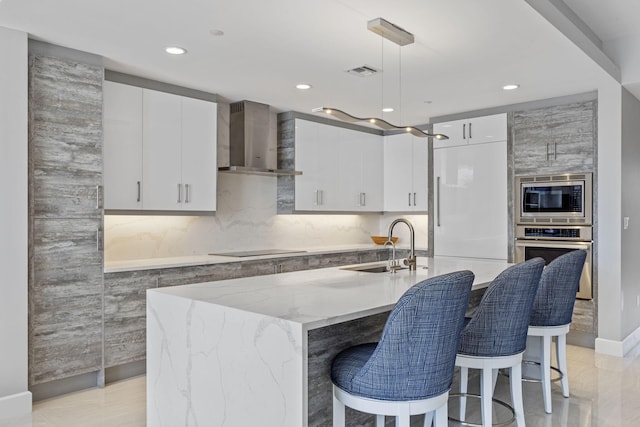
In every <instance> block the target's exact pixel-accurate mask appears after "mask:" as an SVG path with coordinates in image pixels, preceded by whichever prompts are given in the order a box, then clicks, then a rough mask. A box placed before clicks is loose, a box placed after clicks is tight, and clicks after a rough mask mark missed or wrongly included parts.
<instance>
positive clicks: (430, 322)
mask: <svg viewBox="0 0 640 427" xmlns="http://www.w3.org/2000/svg"><path fill="white" fill-rule="evenodd" d="M473 279H474V275H473V273H472V272H470V271H466V270H465V271H458V272H455V273H450V274H444V275H441V276H436V277H433V278H430V279H427V280H425V281H422V282H420V283H418V284H416V285H414V286H413V287H411V288H410V289H409V290H408V291H407V292H406V293H405V294H404V295H403V296H402V297H401V298H400V300H399V301H398V302H397V303H396V305H395V307H394V308H393V310H392V311H391V314H389V318H388V319H387V322H386V324H385V327H384V330H383V332H382V337H381V339H380V341H379V343H378V345H377V347H376V349H375V350H374V352H373V354H371V357H370V358H369V360H368V361H367V362H366V363H365V364H364V366H363V367H362V369H361V370H360V372H358V373H357V374H356V375H355V376H354V377H353V380H352V386H353V391H354V392H356V393H358V394H361V395H365V396H372V397H375V398H376V399H382V400H419V399H426V398H429V397H432V396H437V395H440V394H442V393H444V392H446V391H448V390H449V389H450V388H451V383H452V382H453V372H454V367H455V358H456V351H457V349H458V343H459V338H460V331H461V329H462V325H463V324H464V313H465V311H466V309H467V305H468V304H469V296H470V294H471V285H472V283H473Z"/></svg>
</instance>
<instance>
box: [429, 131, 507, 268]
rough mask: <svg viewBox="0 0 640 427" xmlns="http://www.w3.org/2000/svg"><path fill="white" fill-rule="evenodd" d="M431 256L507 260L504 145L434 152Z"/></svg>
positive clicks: (505, 161) (485, 145) (466, 147)
mask: <svg viewBox="0 0 640 427" xmlns="http://www.w3.org/2000/svg"><path fill="white" fill-rule="evenodd" d="M434 181H435V182H434V191H435V195H434V196H435V197H434V202H435V218H434V253H435V255H444V256H462V257H472V258H495V259H503V260H506V259H507V210H508V207H507V150H506V141H503V142H494V143H489V144H471V145H467V146H459V147H450V148H440V149H436V150H434Z"/></svg>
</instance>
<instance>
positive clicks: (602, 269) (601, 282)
mask: <svg viewBox="0 0 640 427" xmlns="http://www.w3.org/2000/svg"><path fill="white" fill-rule="evenodd" d="M621 122H622V88H621V86H620V84H619V83H618V82H616V81H615V80H613V79H607V80H605V81H603V82H602V83H601V84H600V87H599V89H598V182H597V184H598V212H597V215H598V242H597V245H598V247H597V252H598V259H597V266H598V300H597V302H598V306H597V310H598V338H597V339H596V351H598V352H602V353H609V354H616V353H619V351H618V350H617V349H615V348H614V347H616V346H618V345H619V343H620V342H621V340H622V339H623V338H624V337H622V332H621V331H622V327H621V316H620V312H621V302H622V296H621V243H620V242H621V233H620V229H621V227H620V223H621V209H622V207H621V203H622V202H621V192H622V174H621V167H620V165H621V158H622V157H621V156H622V148H621V138H622V135H621Z"/></svg>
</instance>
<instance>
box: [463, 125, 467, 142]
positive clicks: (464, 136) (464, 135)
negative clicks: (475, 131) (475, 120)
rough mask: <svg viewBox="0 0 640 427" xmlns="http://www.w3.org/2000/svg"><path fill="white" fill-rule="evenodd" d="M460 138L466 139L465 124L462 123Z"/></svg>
mask: <svg viewBox="0 0 640 427" xmlns="http://www.w3.org/2000/svg"><path fill="white" fill-rule="evenodd" d="M462 139H467V124H466V123H464V124H463V125H462Z"/></svg>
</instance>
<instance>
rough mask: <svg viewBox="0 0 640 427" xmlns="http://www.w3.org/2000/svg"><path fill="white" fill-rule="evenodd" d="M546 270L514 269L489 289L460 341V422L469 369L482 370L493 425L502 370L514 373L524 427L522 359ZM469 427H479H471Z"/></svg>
mask: <svg viewBox="0 0 640 427" xmlns="http://www.w3.org/2000/svg"><path fill="white" fill-rule="evenodd" d="M543 268H544V260H543V259H542V258H534V259H531V260H529V261H526V262H523V263H520V264H517V265H514V266H512V267H509V268H508V269H506V270H505V271H503V272H502V273H500V275H498V277H496V278H495V279H494V280H493V282H491V284H490V285H489V287H488V288H487V290H486V291H485V293H484V295H483V296H482V299H481V300H480V304H479V305H478V308H477V310H476V312H475V313H474V315H473V317H472V318H471V319H470V320H469V321H468V323H467V324H466V325H465V327H464V329H463V330H462V333H461V335H460V347H459V349H458V355H457V357H456V366H459V367H460V393H461V394H462V398H461V402H460V420H462V421H464V420H465V411H466V405H465V403H466V400H465V399H466V397H465V396H466V395H467V394H466V393H467V381H468V375H469V371H468V370H469V368H472V369H480V370H481V377H480V399H481V407H482V425H483V426H491V424H492V400H493V388H494V385H495V380H496V377H497V375H498V369H509V370H510V375H509V378H510V383H511V401H512V404H513V411H514V415H515V419H516V421H517V423H518V426H519V427H523V426H524V408H523V403H522V367H521V363H522V354H523V353H524V350H525V347H526V342H527V329H528V327H529V320H530V318H531V310H532V307H533V300H534V298H535V295H536V291H537V289H538V283H539V282H540V275H541V273H542V269H543ZM465 424H467V425H473V424H471V423H466V422H465Z"/></svg>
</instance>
